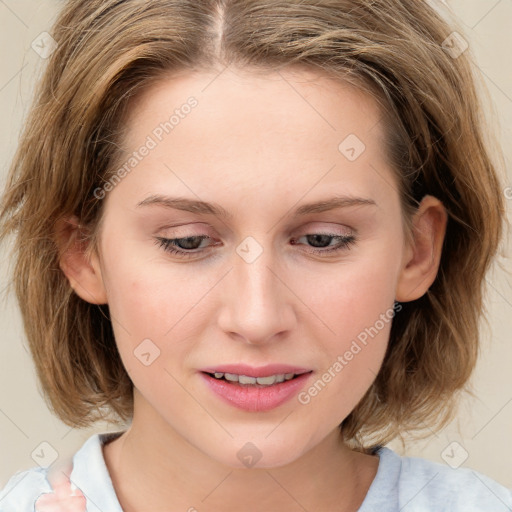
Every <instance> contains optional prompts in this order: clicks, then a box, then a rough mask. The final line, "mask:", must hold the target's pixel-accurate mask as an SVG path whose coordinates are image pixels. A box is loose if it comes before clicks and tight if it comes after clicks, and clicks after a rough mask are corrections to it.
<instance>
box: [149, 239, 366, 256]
mask: <svg viewBox="0 0 512 512" xmlns="http://www.w3.org/2000/svg"><path fill="white" fill-rule="evenodd" d="M315 235H319V236H327V237H330V238H337V239H339V240H340V242H339V244H338V245H337V246H334V247H331V248H328V249H317V248H314V249H312V250H308V251H307V252H309V253H311V254H317V255H325V254H326V253H327V254H328V255H330V254H332V253H338V252H341V251H345V250H349V249H350V246H351V245H353V244H355V243H356V242H357V239H356V237H355V236H354V235H333V234H331V233H307V234H306V235H302V236H315ZM189 238H200V239H201V240H205V239H207V238H210V237H209V236H207V235H194V236H189V237H181V238H163V237H156V238H155V243H156V244H157V245H158V246H159V247H162V248H163V249H164V251H166V252H168V253H170V254H173V255H176V256H179V257H181V258H192V257H193V256H194V255H196V254H199V253H200V252H202V251H201V250H195V251H194V252H193V251H186V250H182V249H177V248H176V244H175V242H179V241H181V240H187V239H189ZM301 238H302V237H301ZM293 245H295V244H293ZM210 247H211V246H210Z"/></svg>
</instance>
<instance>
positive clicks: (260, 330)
mask: <svg viewBox="0 0 512 512" xmlns="http://www.w3.org/2000/svg"><path fill="white" fill-rule="evenodd" d="M287 285H288V283H287V275H286V272H285V271H284V270H282V266H280V265H279V264H278V262H277V260H276V258H275V257H274V256H273V254H272V251H271V250H269V249H265V250H263V251H262V253H261V254H260V255H259V256H258V257H257V258H256V260H255V261H252V262H251V261H250V260H246V259H244V258H243V257H242V256H240V255H239V254H238V253H235V254H234V255H233V268H232V270H231V272H229V274H228V275H227V276H226V278H225V279H224V280H223V294H222V296H223V304H222V308H221V311H220V314H219V319H218V324H219V327H220V328H221V329H222V331H223V332H225V333H227V334H228V335H229V336H231V337H233V338H237V339H239V340H241V341H244V342H245V343H248V344H251V345H256V344H266V343H271V342H272V341H275V340H277V339H281V338H282V337H283V336H285V335H286V333H287V332H290V331H291V330H292V328H293V326H294V324H295V322H296V311H295V303H294V294H293V293H292V291H291V290H290V288H289V287H288V286H287Z"/></svg>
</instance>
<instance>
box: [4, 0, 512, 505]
mask: <svg viewBox="0 0 512 512" xmlns="http://www.w3.org/2000/svg"><path fill="white" fill-rule="evenodd" d="M451 32H452V31H451V29H450V27H449V26H448V25H447V24H446V22H445V21H443V19H442V18H441V17H440V16H439V15H438V14H437V13H436V12H435V10H434V9H432V8H431V7H430V6H429V5H428V4H427V3H425V2H423V1H418V0H380V1H378V2H375V1H373V0H372V1H370V0H350V1H349V0H315V1H313V0H306V1H304V0H302V1H286V2H284V1H283V2H281V1H275V0H226V1H221V0H218V1H217V0H209V1H202V2H197V1H186V0H183V1H171V0H153V1H151V2H147V1H142V0H125V1H119V0H90V1H88V2H79V1H76V0H74V1H68V2H67V4H65V6H64V7H63V9H62V13H61V14H60V16H59V18H58V19H57V21H56V24H55V27H54V29H53V31H52V35H53V37H54V39H55V41H56V42H57V47H56V50H55V52H54V53H53V54H52V56H51V58H50V59H49V65H48V68H47V70H46V74H45V76H44V78H43V80H42V82H41V84H40V87H39V90H38V93H37V101H36V103H35V105H34V107H33V109H32V111H31V114H30V117H29V118H28V120H27V125H26V129H25V131H24V134H23V137H22V140H21V142H20V146H19V149H18V152H17V155H16V157H15V160H14V162H13V165H12V168H11V174H10V178H9V182H8V186H7V188H6V191H5V195H4V201H3V203H2V210H1V212H0V214H1V219H2V236H3V237H4V238H5V237H7V235H9V234H14V236H15V249H16V251H15V254H14V256H13V257H14V258H15V269H14V280H15V287H16V292H17V296H18V300H19V304H20V308H21V311H22V314H23V318H24V322H25V329H26V334H27V338H28V341H29V343H30V349H31V352H32V355H33V357H34V361H35V364H36V368H37V371H38V375H39V378H40V380H41V383H42V387H43V389H44V391H45V393H46V397H47V399H48V403H49V404H50V406H51V408H52V410H53V411H54V412H55V414H56V415H57V416H58V417H59V418H61V419H62V420H63V421H64V422H66V423H67V424H69V425H72V426H74V427H77V428H79V427H85V426H89V425H92V424H93V423H94V422H95V421H97V420H98V419H105V418H107V417H111V416H112V414H113V415H115V417H116V418H118V419H119V425H120V426H121V425H123V428H121V429H120V430H119V431H118V432H115V433H103V434H96V435H94V436H92V437H91V438H90V439H89V440H88V441H87V442H86V443H85V444H84V445H83V446H82V447H81V448H80V450H79V451H78V452H77V453H76V454H75V455H74V457H73V458H72V460H69V461H59V462H58V463H56V464H55V465H53V466H52V467H50V469H49V470H48V469H44V468H32V469H30V470H26V471H22V472H18V473H17V474H15V475H13V477H12V478H11V479H10V481H9V482H8V483H7V485H6V487H5V488H4V490H3V491H2V494H0V510H2V511H4V512H11V511H17V512H28V511H32V510H37V511H40V512H41V511H49V510H59V511H72V510H76V511H84V510H87V511H88V512H90V511H102V512H121V511H125V512H142V511H151V512H156V511H166V512H177V511H189V512H193V511H199V512H203V511H204V512H206V511H208V512H218V511H223V512H229V511H234V510H239V509H242V510H246V511H249V512H258V511H265V512H268V511H272V512H274V511H276V512H277V511H304V510H307V511H310V512H313V511H333V512H334V511H337V512H349V511H350V512H353V511H359V512H373V511H375V510H380V511H381V512H384V511H386V512H388V511H389V512H391V511H393V512H394V511H399V510H406V511H407V510H411V511H412V510H414V511H436V512H439V511H442V510H446V511H448V510H449V511H464V512H467V511H468V510H478V511H490V510H492V511H496V512H497V511H506V510H511V509H512V494H511V492H510V490H508V489H506V488H505V487H503V486H502V485H500V484H499V483H498V482H495V481H493V480H491V479H489V478H487V477H486V476H484V475H481V474H479V473H477V472H475V471H472V470H470V469H467V468H459V469H456V470H455V469H452V468H450V467H449V466H442V465H440V464H436V463H433V462H429V461H427V460H423V459H419V458H410V457H400V456H398V455H397V454H396V453H395V452H394V451H392V450H391V449H390V448H387V447H384V444H385V443H387V442H388V441H390V440H391V439H393V438H395V437H397V436H398V435H400V434H401V433H403V432H406V431H407V432H411V431H415V430H417V429H423V428H425V426H428V427H429V428H431V429H436V428H441V427H442V426H443V425H445V424H446V422H447V421H448V419H449V418H450V416H451V414H452V410H453V405H454V403H455V401H456V399H457V397H458V392H459V391H461V390H463V389H464V387H465V385H466V383H467V381H468V378H469V377H470V375H471V373H472V370H473V368H474V366H475V362H476V355H477V350H478V343H479V335H478V322H479V319H480V317H481V315H482V310H483V309H482V307H483V300H482V299H483V285H484V280H485V275H486V272H487V270H488V268H489V265H490V263H491V262H492V260H493V257H494V255H495V253H496V250H497V247H498V244H499V241H500V237H501V234H502V224H503V221H504V205H503V199H502V195H501V189H500V183H499V178H498V175H497V172H496V170H495V167H494V164H493V162H492V159H491V157H490V155H489V153H488V152H487V149H486V146H485V144H484V138H483V135H482V133H483V127H482V126H481V121H480V116H479V101H478V98H477V95H476V93H475V86H474V79H473V74H472V68H471V62H470V60H469V59H468V57H467V55H465V54H462V55H457V57H455V54H454V45H456V44H457V40H456V39H453V40H451V43H450V44H449V45H446V44H444V45H443V42H444V41H446V38H447V37H448V36H449V34H451ZM111 413H112V414H111ZM124 426H126V428H124Z"/></svg>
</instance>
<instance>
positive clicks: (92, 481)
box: [0, 432, 512, 512]
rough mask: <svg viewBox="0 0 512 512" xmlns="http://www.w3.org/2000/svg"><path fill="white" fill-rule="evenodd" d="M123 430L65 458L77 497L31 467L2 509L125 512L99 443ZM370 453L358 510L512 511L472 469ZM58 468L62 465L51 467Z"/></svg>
mask: <svg viewBox="0 0 512 512" xmlns="http://www.w3.org/2000/svg"><path fill="white" fill-rule="evenodd" d="M121 433H122V432H112V433H103V434H94V435H92V436H91V437H90V438H89V439H88V440H87V441H86V442H85V443H84V444H83V445H82V447H81V448H80V449H79V450H78V451H77V452H76V453H75V455H74V456H73V457H72V459H69V460H68V461H67V464H68V468H69V469H68V473H67V474H68V475H70V477H69V479H70V481H71V483H72V484H74V486H76V488H78V490H77V491H76V492H77V494H78V495H79V496H76V497H69V495H70V490H71V488H70V487H69V483H68V487H65V488H64V489H63V491H58V492H59V494H57V493H55V492H54V491H53V490H52V485H50V482H49V481H48V479H47V477H49V473H48V469H45V468H42V467H34V468H31V469H28V470H24V471H18V472H17V473H15V474H14V475H13V476H12V477H11V478H10V480H9V481H8V482H7V484H6V485H5V487H4V488H3V489H2V490H1V491H0V512H38V510H41V511H42V510H44V509H45V507H44V506H43V505H44V504H45V503H47V502H48V501H51V502H52V503H53V504H54V506H55V504H57V503H60V501H59V499H60V500H72V501H71V502H72V503H73V504H74V506H76V507H77V510H79V511H83V512H123V511H122V509H121V506H120V504H119V501H118V499H117V496H116V493H115V490H114V487H113V485H112V480H111V479H110V475H109V473H108V469H107V466H106V464H105V459H104V458H103V451H102V444H104V443H105V442H107V441H109V440H111V439H114V438H115V437H117V436H119V435H120V434H121ZM374 453H375V454H376V455H378V456H379V467H378V470H377V474H376V476H375V478H374V480H373V482H372V484H371V486H370V488H369V490H368V493H367V495H366V497H365V499H364V501H363V503H362V505H361V507H360V508H359V510H358V511H357V512H512V491H511V490H510V489H507V488H506V487H504V486H502V485H501V484H499V483H498V482H496V481H494V480H492V479H490V478H489V477H486V476H484V475H482V474H480V473H478V472H476V471H473V470H472V469H469V468H457V469H452V468H451V467H449V466H445V465H443V464H439V463H437V462H431V461H429V460H426V459H422V458H419V457H401V456H399V455H398V454H397V453H395V452H394V451H393V450H391V449H389V448H387V447H380V448H378V449H376V451H375V452H374ZM54 466H55V465H54ZM52 467H53V466H52ZM59 467H64V466H55V467H54V470H55V468H59ZM53 474H57V471H56V473H53ZM61 474H62V473H61ZM49 478H50V477H49ZM52 478H53V477H52ZM52 478H50V481H52V482H54V480H53V479H52ZM55 488H57V485H55ZM64 491H65V492H64ZM61 492H62V493H63V494H60V493H61ZM48 493H50V494H48ZM61 496H62V497H61ZM36 502H37V504H36ZM68 503H70V502H69V501H68ZM47 506H48V505H47ZM243 508H244V507H243V506H241V507H240V509H241V510H243ZM52 510H53V509H52ZM56 510H59V509H56ZM73 510H74V509H73ZM333 512H335V511H333Z"/></svg>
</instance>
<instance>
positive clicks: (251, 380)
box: [203, 372, 311, 388]
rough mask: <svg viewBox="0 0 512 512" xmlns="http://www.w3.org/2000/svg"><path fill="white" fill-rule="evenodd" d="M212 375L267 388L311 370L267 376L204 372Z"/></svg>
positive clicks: (242, 385) (246, 384)
mask: <svg viewBox="0 0 512 512" xmlns="http://www.w3.org/2000/svg"><path fill="white" fill-rule="evenodd" d="M203 373H205V374H206V375H209V376H210V377H212V378H214V379H217V380H223V381H225V382H228V383H229V384H234V385H239V386H241V387H248V386H252V387H261V388H266V387H269V386H274V385H275V384H280V383H281V382H285V381H286V382H287V381H290V380H293V379H296V378H297V377H299V376H300V375H304V373H311V372H302V373H277V374H274V375H268V376H266V377H251V376H249V375H240V374H236V373H224V372H213V373H210V372H203Z"/></svg>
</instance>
